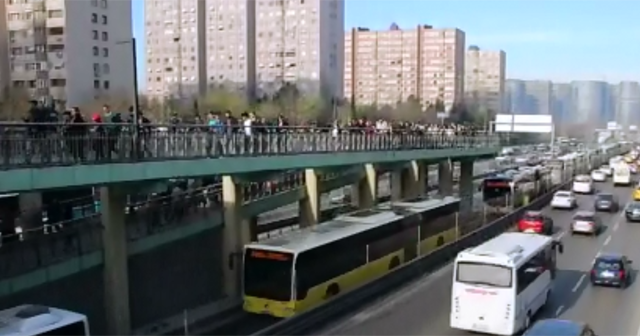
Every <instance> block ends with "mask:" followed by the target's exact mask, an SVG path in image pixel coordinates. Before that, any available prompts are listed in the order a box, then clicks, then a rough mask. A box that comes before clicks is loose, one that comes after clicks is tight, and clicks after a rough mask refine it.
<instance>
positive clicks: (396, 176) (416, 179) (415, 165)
mask: <svg viewBox="0 0 640 336" xmlns="http://www.w3.org/2000/svg"><path fill="white" fill-rule="evenodd" d="M427 179H428V176H427V166H426V165H425V164H423V163H422V162H420V161H411V162H410V164H409V167H404V168H402V169H400V170H397V171H394V172H392V173H391V201H395V202H398V201H401V200H405V199H410V198H416V197H419V196H422V195H424V194H425V192H426V187H427Z"/></svg>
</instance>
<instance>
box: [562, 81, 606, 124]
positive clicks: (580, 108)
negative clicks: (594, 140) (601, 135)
mask: <svg viewBox="0 0 640 336" xmlns="http://www.w3.org/2000/svg"><path fill="white" fill-rule="evenodd" d="M571 86H572V90H573V94H572V101H573V111H572V113H571V121H572V124H576V125H588V126H593V127H604V126H605V124H606V122H607V120H605V119H604V117H603V114H604V113H605V111H606V110H607V109H608V105H609V98H608V96H607V86H608V84H607V83H605V82H600V81H574V82H571Z"/></svg>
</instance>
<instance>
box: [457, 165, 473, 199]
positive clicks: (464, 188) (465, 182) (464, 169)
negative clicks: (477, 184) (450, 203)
mask: <svg viewBox="0 0 640 336" xmlns="http://www.w3.org/2000/svg"><path fill="white" fill-rule="evenodd" d="M459 183H460V198H461V200H462V201H461V203H460V210H461V211H463V212H467V211H471V209H472V208H473V194H474V190H473V189H474V188H473V160H469V161H462V162H460V182H459Z"/></svg>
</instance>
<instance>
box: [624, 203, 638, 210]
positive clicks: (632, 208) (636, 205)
mask: <svg viewBox="0 0 640 336" xmlns="http://www.w3.org/2000/svg"><path fill="white" fill-rule="evenodd" d="M627 209H629V210H640V203H637V202H634V203H630V204H629V205H628V206H627Z"/></svg>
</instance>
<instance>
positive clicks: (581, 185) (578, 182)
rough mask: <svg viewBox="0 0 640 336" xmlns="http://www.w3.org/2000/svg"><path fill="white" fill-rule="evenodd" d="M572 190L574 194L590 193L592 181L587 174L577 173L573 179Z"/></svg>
mask: <svg viewBox="0 0 640 336" xmlns="http://www.w3.org/2000/svg"><path fill="white" fill-rule="evenodd" d="M572 189H573V192H574V193H576V194H591V193H592V192H593V181H591V176H589V175H578V176H576V177H575V178H574V179H573V187H572Z"/></svg>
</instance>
